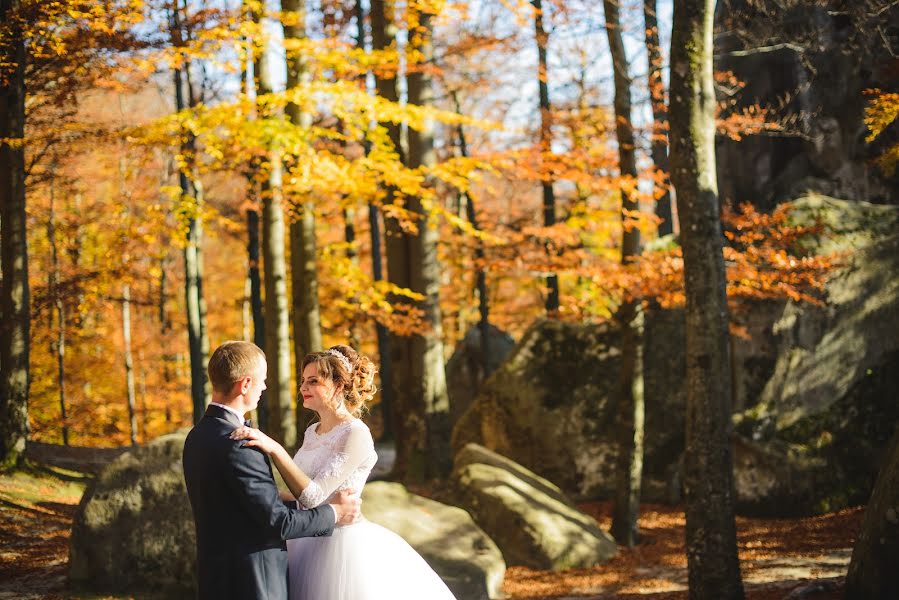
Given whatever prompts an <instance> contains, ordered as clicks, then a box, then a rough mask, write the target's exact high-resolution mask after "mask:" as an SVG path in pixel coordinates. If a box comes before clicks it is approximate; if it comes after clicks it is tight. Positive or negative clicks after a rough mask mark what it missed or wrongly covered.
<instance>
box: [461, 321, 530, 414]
mask: <svg viewBox="0 0 899 600" xmlns="http://www.w3.org/2000/svg"><path fill="white" fill-rule="evenodd" d="M481 337H482V336H481V328H480V326H475V327H472V328H471V329H470V330H468V333H466V334H465V336H464V337H463V338H462V339H461V340H460V341H459V343H458V344H456V349H455V350H454V351H453V354H452V356H450V359H449V360H448V361H447V363H446V391H447V393H448V395H449V401H450V421H451V422H452V423H455V422H456V421H458V420H459V417H460V416H462V414H463V413H464V412H465V411H466V410H468V407H469V406H471V403H472V402H474V399H475V397H476V396H477V395H478V392H479V391H480V389H481V384H482V383H483V382H484V380H485V379H487V377H489V376H490V374H491V373H493V372H494V371H495V370H496V369H497V368H498V367H499V366H500V365H501V364H502V363H503V361H504V360H506V357H507V356H508V355H509V353H510V352H511V351H512V348H514V347H515V340H513V339H512V336H510V335H509V334H507V333H506V332H504V331H502V330H501V329H499V328H497V327H495V326H493V325H489V324H488V325H487V348H486V350H487V357H486V364H485V360H484V346H483V344H482V343H481Z"/></svg>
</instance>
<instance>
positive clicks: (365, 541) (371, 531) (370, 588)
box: [231, 345, 455, 600]
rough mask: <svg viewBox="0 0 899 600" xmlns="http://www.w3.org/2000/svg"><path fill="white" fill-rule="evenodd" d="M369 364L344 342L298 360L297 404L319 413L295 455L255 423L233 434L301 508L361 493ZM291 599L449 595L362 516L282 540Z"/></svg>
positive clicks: (434, 599) (366, 463)
mask: <svg viewBox="0 0 899 600" xmlns="http://www.w3.org/2000/svg"><path fill="white" fill-rule="evenodd" d="M374 376H375V366H374V364H372V362H371V360H369V359H368V358H367V357H365V356H363V355H361V354H359V353H358V352H356V351H355V350H353V349H352V348H350V347H349V346H343V345H339V346H334V347H332V348H330V349H329V350H328V351H326V352H314V353H312V354H308V355H307V356H306V357H305V358H304V359H303V378H302V381H301V382H300V393H301V394H302V396H303V406H305V407H306V408H308V409H311V410H314V411H315V412H316V413H318V416H319V419H320V420H319V421H318V422H317V423H313V424H312V425H310V426H309V428H308V429H306V433H305V437H304V439H303V445H302V446H301V447H300V449H299V450H298V451H297V453H296V456H294V457H293V459H291V458H290V455H289V454H288V453H287V451H286V450H285V449H284V448H283V447H282V446H281V445H280V444H278V443H277V442H275V441H274V440H272V439H271V438H270V437H268V436H266V435H265V434H264V433H262V432H261V431H259V430H258V429H252V428H249V427H241V428H239V429H236V430H235V431H234V432H233V433H232V434H231V437H232V438H233V439H238V440H241V439H243V440H248V441H247V442H246V444H245V445H246V446H255V447H257V448H259V449H260V450H262V451H263V452H265V453H266V454H268V455H269V456H270V457H271V458H272V461H273V462H274V463H275V466H276V467H277V469H278V471H280V473H281V476H282V477H283V478H284V481H285V483H287V486H288V487H289V488H290V492H291V494H292V495H288V494H287V493H286V492H282V497H283V498H284V499H285V500H296V501H297V503H298V504H299V506H300V508H313V507H315V506H319V505H321V504H325V503H327V502H328V499H329V498H331V497H332V496H333V495H334V494H335V493H337V492H339V491H340V490H346V489H349V490H355V491H357V492H358V493H361V492H362V487H363V486H364V485H365V480H366V479H367V478H368V474H369V473H370V472H371V470H372V467H374V465H375V462H376V461H377V460H378V455H377V454H376V453H375V448H374V442H373V441H372V437H371V432H370V431H369V429H368V427H367V426H366V425H365V423H363V422H362V421H361V420H360V419H359V415H360V414H361V412H362V409H363V408H364V407H365V404H366V403H367V402H369V401H370V400H371V399H372V397H373V396H374V393H375V386H374ZM287 557H288V576H289V598H290V600H387V599H390V600H393V599H397V600H404V599H407V600H413V599H414V600H419V599H421V598H428V599H429V600H455V598H454V597H453V595H452V593H451V592H450V591H449V589H448V588H447V587H446V584H444V583H443V581H442V580H441V579H440V577H438V576H437V574H436V573H435V572H434V571H433V570H432V569H431V567H430V566H428V564H427V563H426V562H425V561H424V559H423V558H422V557H421V556H419V555H418V553H417V552H415V550H414V549H413V548H412V547H411V546H410V545H409V544H407V543H406V541H405V540H403V538H401V537H400V536H398V535H396V534H395V533H393V532H392V531H390V530H389V529H385V528H384V527H381V526H379V525H376V524H374V523H372V522H370V521H367V520H365V519H364V517H363V518H362V519H361V520H360V521H358V522H356V523H353V524H352V525H347V526H343V527H338V528H336V529H335V530H334V533H333V534H332V535H331V536H330V537H311V538H300V539H296V540H288V542H287Z"/></svg>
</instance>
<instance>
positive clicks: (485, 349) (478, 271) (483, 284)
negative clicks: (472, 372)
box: [452, 92, 490, 379]
mask: <svg viewBox="0 0 899 600" xmlns="http://www.w3.org/2000/svg"><path fill="white" fill-rule="evenodd" d="M452 96H453V102H454V104H455V106H456V112H457V113H460V114H461V112H462V109H461V106H460V105H459V99H458V96H457V95H456V93H455V92H453V93H452ZM456 131H457V133H458V136H459V154H460V155H461V156H462V157H464V158H468V142H467V140H466V139H465V129H464V128H463V127H462V125H461V124H459V126H458V128H457V130H456ZM463 200H464V202H465V216H466V218H467V219H468V222H469V223H471V226H472V227H473V228H474V229H475V230H478V217H477V211H476V210H475V206H474V200H472V198H471V197H470V196H469V195H468V194H464V193H463ZM474 259H475V261H476V262H477V267H476V268H475V289H476V290H477V293H478V315H479V317H480V318H479V319H478V331H479V332H480V334H481V368H482V369H483V374H484V378H485V379H486V377H487V375H488V374H489V373H490V299H489V298H488V296H487V273H486V272H485V271H484V267H483V261H484V242H482V241H480V240H478V242H477V245H476V246H475V251H474ZM462 333H463V335H464V334H465V332H462Z"/></svg>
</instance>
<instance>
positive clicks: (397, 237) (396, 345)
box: [357, 0, 410, 476]
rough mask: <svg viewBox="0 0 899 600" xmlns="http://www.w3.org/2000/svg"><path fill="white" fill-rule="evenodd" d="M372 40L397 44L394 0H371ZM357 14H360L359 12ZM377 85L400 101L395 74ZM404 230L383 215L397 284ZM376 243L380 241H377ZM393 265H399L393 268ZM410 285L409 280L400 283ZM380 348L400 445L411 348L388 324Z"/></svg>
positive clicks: (396, 140) (375, 230) (389, 196)
mask: <svg viewBox="0 0 899 600" xmlns="http://www.w3.org/2000/svg"><path fill="white" fill-rule="evenodd" d="M370 10H371V13H370V15H371V39H372V49H373V50H386V49H388V48H391V47H393V46H395V45H396V23H395V13H394V0H371V9H370ZM357 14H358V13H357ZM375 85H376V89H377V92H378V95H379V96H381V97H382V98H384V99H385V100H390V101H391V102H398V101H399V92H398V90H397V78H396V77H376V78H375ZM382 125H383V126H384V127H385V128H386V129H387V133H388V135H389V137H390V141H391V142H392V143H393V147H394V148H395V149H396V152H397V154H398V155H399V158H400V160H401V161H402V162H403V163H405V162H406V154H405V149H404V147H403V144H402V140H401V139H400V127H399V125H397V124H396V123H383V124H382ZM393 198H394V190H393V189H391V188H387V189H385V190H384V202H385V203H387V204H389V203H391V202H393ZM377 222H378V215H377V211H376V210H375V208H374V207H373V206H369V223H371V224H372V225H376V224H377ZM379 234H380V228H379V227H375V226H373V227H372V270H373V276H374V278H375V280H377V281H380V280H382V279H383V273H382V266H381V262H382V261H381V255H380V250H381V246H380V239H379V238H380V236H379ZM402 235H403V231H402V228H401V227H400V225H399V223H398V222H397V221H396V219H391V218H387V217H386V216H385V217H384V252H385V254H386V262H387V268H388V276H389V278H390V281H391V282H393V283H397V282H398V281H399V280H400V279H401V276H400V273H401V272H402V269H401V268H400V267H399V266H398V265H399V264H400V263H401V262H402V257H403V256H404V255H405V241H404V238H403V237H402ZM376 242H377V243H376ZM391 265H397V266H394V267H391ZM399 285H402V286H403V287H408V286H409V283H408V281H406V282H405V285H404V284H399ZM390 301H391V302H392V303H399V302H404V301H405V300H404V299H402V298H391V299H390ZM380 327H381V329H380V330H379V338H378V339H379V342H378V348H379V351H380V354H381V385H382V388H383V389H382V392H381V402H382V403H383V404H382V408H381V413H382V415H383V417H384V435H383V439H385V440H390V439H393V440H394V441H395V442H396V445H397V447H399V446H401V445H402V444H404V443H405V442H404V441H403V440H401V439H400V437H401V436H402V432H401V431H400V428H399V415H398V414H397V410H396V407H398V406H403V405H405V404H407V402H406V401H405V400H404V399H401V398H400V396H402V395H404V394H408V393H410V391H409V390H408V389H406V388H405V387H404V385H405V378H404V377H403V375H402V373H404V372H408V370H409V368H410V366H409V360H410V356H409V352H410V350H409V347H408V344H407V340H406V339H405V338H403V337H402V336H398V335H394V334H392V333H390V332H389V331H387V328H386V327H383V326H380ZM402 471H403V469H399V470H397V468H396V463H394V473H395V474H397V475H398V476H401V474H402Z"/></svg>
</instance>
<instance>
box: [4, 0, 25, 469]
mask: <svg viewBox="0 0 899 600" xmlns="http://www.w3.org/2000/svg"><path fill="white" fill-rule="evenodd" d="M20 8H21V2H19V1H18V0H0V15H2V19H0V20H2V21H3V23H5V24H7V27H8V31H7V36H6V38H5V40H3V42H5V43H3V45H2V46H0V57H2V62H3V63H4V64H3V65H2V68H3V70H4V73H3V74H2V77H0V138H4V139H10V140H14V141H13V142H12V143H9V142H6V143H2V142H0V275H2V282H0V471H2V470H5V469H7V468H9V467H12V466H14V465H15V464H16V463H17V462H18V461H19V458H20V457H21V455H22V453H23V452H24V451H25V440H26V439H27V437H28V387H29V383H30V381H29V378H30V373H29V365H28V358H29V344H30V332H31V313H30V311H31V303H30V296H29V289H28V241H27V240H28V237H27V230H26V215H25V145H24V142H25V60H26V57H25V40H24V35H23V32H22V29H21V24H20V23H19V22H18V21H17V20H16V18H15V17H16V13H17V12H18V11H19V10H20Z"/></svg>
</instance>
